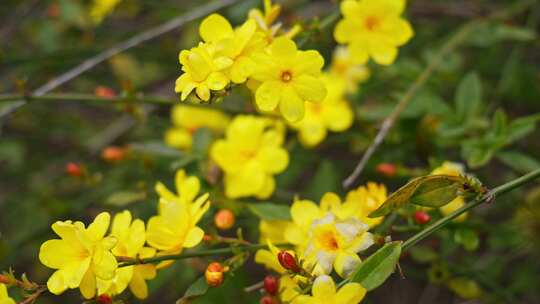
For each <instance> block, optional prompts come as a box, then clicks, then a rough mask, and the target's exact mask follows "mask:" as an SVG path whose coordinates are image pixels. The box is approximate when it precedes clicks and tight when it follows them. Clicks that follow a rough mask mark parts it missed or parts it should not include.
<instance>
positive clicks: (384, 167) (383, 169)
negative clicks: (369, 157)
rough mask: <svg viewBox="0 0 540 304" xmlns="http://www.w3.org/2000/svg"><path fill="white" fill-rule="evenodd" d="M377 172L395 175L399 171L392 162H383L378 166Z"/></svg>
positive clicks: (389, 175)
mask: <svg viewBox="0 0 540 304" xmlns="http://www.w3.org/2000/svg"><path fill="white" fill-rule="evenodd" d="M377 172H379V174H381V175H384V176H386V177H394V176H396V173H397V166H396V165H394V164H391V163H382V164H379V165H378V166H377Z"/></svg>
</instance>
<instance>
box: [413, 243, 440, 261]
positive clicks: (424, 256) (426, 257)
mask: <svg viewBox="0 0 540 304" xmlns="http://www.w3.org/2000/svg"><path fill="white" fill-rule="evenodd" d="M409 253H410V254H411V258H412V259H413V260H415V261H416V262H418V263H423V264H428V263H432V262H434V261H436V260H437V259H438V258H439V254H438V253H437V252H435V251H434V250H433V249H431V248H429V247H426V246H413V247H411V248H410V249H409Z"/></svg>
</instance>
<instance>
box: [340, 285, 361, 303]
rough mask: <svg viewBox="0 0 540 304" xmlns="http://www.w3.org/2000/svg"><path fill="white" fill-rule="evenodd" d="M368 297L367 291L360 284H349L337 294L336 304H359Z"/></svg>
mask: <svg viewBox="0 0 540 304" xmlns="http://www.w3.org/2000/svg"><path fill="white" fill-rule="evenodd" d="M365 296H366V289H365V288H364V287H362V285H360V284H358V283H348V284H345V286H343V287H341V288H340V289H339V290H338V292H337V294H336V303H343V304H357V303H360V301H362V299H363V298H364V297H365Z"/></svg>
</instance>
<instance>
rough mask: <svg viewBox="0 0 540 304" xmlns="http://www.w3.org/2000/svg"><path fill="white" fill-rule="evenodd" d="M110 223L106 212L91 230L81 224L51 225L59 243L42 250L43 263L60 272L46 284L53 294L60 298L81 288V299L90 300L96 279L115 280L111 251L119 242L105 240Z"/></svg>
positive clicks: (63, 223) (56, 272) (49, 242)
mask: <svg viewBox="0 0 540 304" xmlns="http://www.w3.org/2000/svg"><path fill="white" fill-rule="evenodd" d="M109 222H110V215H109V214H108V213H107V212H103V213H100V214H99V215H98V216H97V217H96V218H95V220H94V222H93V223H92V224H90V225H89V226H88V228H85V226H84V224H83V223H82V222H71V221H64V222H61V221H58V222H56V223H54V224H53V225H52V229H53V230H54V232H55V233H56V234H57V235H58V236H60V239H54V240H49V241H46V242H45V243H43V244H42V245H41V248H40V250H39V260H40V261H41V263H43V265H45V266H47V267H49V268H53V269H57V270H56V271H55V272H54V273H53V274H52V276H51V277H50V278H49V280H48V281H47V288H48V289H49V291H50V292H51V293H53V294H57V295H58V294H61V293H63V292H64V291H65V290H66V289H68V288H77V287H79V289H80V290H81V293H82V295H83V296H84V297H85V298H87V299H90V298H93V297H94V296H95V294H96V278H98V279H102V280H110V279H112V278H113V277H114V275H115V272H116V268H117V262H116V258H115V257H114V255H113V254H112V252H111V249H112V248H113V247H114V246H115V245H116V242H117V241H116V238H114V237H104V236H105V233H106V232H107V229H108V228H109Z"/></svg>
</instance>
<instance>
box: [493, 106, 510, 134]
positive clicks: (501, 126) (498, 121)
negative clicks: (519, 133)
mask: <svg viewBox="0 0 540 304" xmlns="http://www.w3.org/2000/svg"><path fill="white" fill-rule="evenodd" d="M492 124H493V125H492V126H491V132H492V133H493V134H494V136H495V137H503V136H506V134H507V132H508V118H507V116H506V113H505V112H504V110H502V109H497V111H496V112H495V114H494V115H493V122H492Z"/></svg>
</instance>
